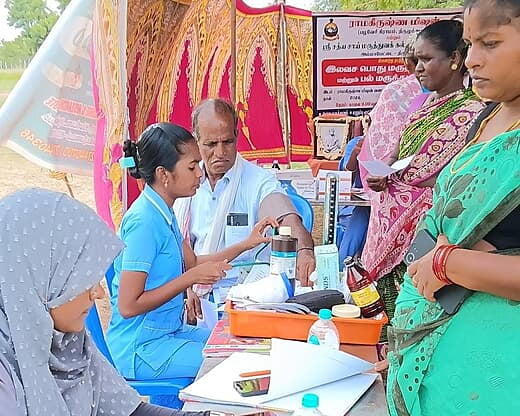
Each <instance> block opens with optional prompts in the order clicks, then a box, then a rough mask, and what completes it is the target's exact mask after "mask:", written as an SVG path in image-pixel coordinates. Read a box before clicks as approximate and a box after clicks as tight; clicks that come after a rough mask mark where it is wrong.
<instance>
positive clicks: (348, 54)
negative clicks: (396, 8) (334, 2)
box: [313, 9, 460, 115]
mask: <svg viewBox="0 0 520 416" xmlns="http://www.w3.org/2000/svg"><path fill="white" fill-rule="evenodd" d="M459 12H460V10H454V9H444V10H440V9H439V10H421V11H404V12H395V13H394V12H369V13H368V12H364V13H362V12H348V13H347V12H343V13H334V14H332V13H327V14H325V13H319V14H315V15H313V34H314V76H313V83H314V88H313V92H314V97H313V98H314V113H315V115H318V114H322V113H324V112H338V111H345V110H367V109H370V108H372V107H373V106H374V105H375V103H376V102H377V99H378V97H379V93H380V92H381V90H382V89H383V86H384V85H386V84H388V83H390V82H392V81H395V80H397V79H400V78H403V77H405V76H407V75H408V72H407V71H406V68H405V66H404V64H403V61H402V59H401V56H402V54H403V50H404V45H405V43H406V41H407V40H408V38H409V37H410V36H412V35H413V34H415V33H417V32H419V31H421V30H422V29H423V28H424V27H425V26H427V25H429V24H431V23H433V22H436V21H438V20H442V19H450V18H453V17H454V16H456V15H457V14H459Z"/></svg>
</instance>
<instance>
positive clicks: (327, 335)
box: [307, 309, 339, 350]
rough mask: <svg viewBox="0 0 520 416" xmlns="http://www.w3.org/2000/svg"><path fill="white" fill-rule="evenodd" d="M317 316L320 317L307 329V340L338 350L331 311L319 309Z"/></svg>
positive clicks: (337, 340) (337, 334) (337, 336)
mask: <svg viewBox="0 0 520 416" xmlns="http://www.w3.org/2000/svg"><path fill="white" fill-rule="evenodd" d="M319 317H320V319H318V320H317V321H316V322H314V323H313V324H312V326H311V329H309V336H308V337H307V342H308V343H309V344H315V345H321V346H324V347H326V348H330V349H332V350H339V333H338V329H337V328H336V325H334V322H332V312H331V311H330V309H320V313H319Z"/></svg>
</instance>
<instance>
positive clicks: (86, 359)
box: [0, 189, 140, 416]
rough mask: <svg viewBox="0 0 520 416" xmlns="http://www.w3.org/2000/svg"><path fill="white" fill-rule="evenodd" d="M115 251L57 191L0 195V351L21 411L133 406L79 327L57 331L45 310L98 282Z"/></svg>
mask: <svg viewBox="0 0 520 416" xmlns="http://www.w3.org/2000/svg"><path fill="white" fill-rule="evenodd" d="M121 249H122V243H121V241H120V240H119V239H118V238H117V237H116V235H115V234H114V233H113V232H112V231H111V230H110V229H109V228H108V227H107V226H106V225H105V224H104V223H103V222H102V221H101V219H100V218H99V217H98V216H97V215H96V214H95V213H94V212H93V211H92V210H91V209H90V208H88V207H87V206H85V205H83V204H81V203H79V202H77V201H74V200H73V199H71V198H69V197H67V196H66V195H64V194H60V193H56V192H51V191H46V190H42V189H28V190H24V191H20V192H16V193H14V194H11V195H9V196H7V197H5V198H3V199H2V200H0V352H1V353H2V354H3V358H5V360H6V361H7V362H8V363H9V367H10V370H11V372H12V376H13V381H14V384H15V390H16V396H17V402H18V407H19V408H20V411H21V414H25V415H28V416H36V415H46V416H64V415H72V416H86V415H98V414H100V415H101V414H106V415H114V416H116V415H120V416H128V415H130V414H131V413H132V412H133V410H135V408H136V407H137V406H138V405H139V403H140V400H139V397H138V395H137V393H136V392H135V391H133V390H132V389H131V388H130V387H129V386H128V385H127V384H126V383H125V381H124V380H123V379H122V378H121V376H119V375H118V374H117V373H116V371H115V369H114V368H113V367H112V366H111V365H110V364H109V363H108V362H107V361H106V360H105V359H104V357H103V356H102V355H101V353H100V352H99V351H98V350H97V348H96V347H95V346H94V344H93V343H92V341H91V339H90V336H89V335H88V334H87V333H86V331H85V330H83V331H81V332H79V333H61V332H58V331H57V330H55V329H54V323H53V320H52V318H51V315H50V309H52V308H55V307H57V306H60V305H63V304H64V303H66V302H68V301H69V300H71V299H73V298H75V297H76V296H78V295H79V294H81V293H83V292H85V291H86V290H88V289H89V288H91V287H93V286H95V285H96V284H98V283H99V281H100V280H101V278H102V276H103V275H104V273H105V271H106V269H107V268H108V266H109V265H110V264H111V263H112V261H113V260H114V258H115V257H116V256H117V254H118V253H119V252H120V251H121ZM0 406H1V403H0Z"/></svg>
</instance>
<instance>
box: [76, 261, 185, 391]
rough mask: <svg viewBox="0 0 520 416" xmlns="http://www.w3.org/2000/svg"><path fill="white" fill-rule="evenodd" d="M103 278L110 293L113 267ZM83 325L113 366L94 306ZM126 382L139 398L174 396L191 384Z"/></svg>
mask: <svg viewBox="0 0 520 416" xmlns="http://www.w3.org/2000/svg"><path fill="white" fill-rule="evenodd" d="M105 277H106V279H107V285H108V290H109V292H111V291H112V279H113V278H114V268H113V265H112V266H110V268H109V269H108V270H107V272H106V275H105ZM85 323H86V326H87V329H88V330H89V332H90V335H91V336H92V339H93V340H94V343H95V344H96V346H97V348H98V349H99V351H101V353H102V354H103V355H104V356H105V358H106V359H107V361H108V362H109V363H110V364H112V365H114V360H113V359H112V356H111V355H110V351H109V349H108V346H107V343H106V341H105V335H104V333H103V328H102V327H101V321H100V319H99V314H98V311H97V308H96V305H94V306H92V309H90V312H89V314H88V315H87V319H86V321H85ZM126 382H127V383H128V384H129V385H130V386H132V387H133V388H134V389H135V390H136V391H137V392H138V393H139V394H140V395H141V396H161V395H171V396H174V395H178V394H179V390H181V389H183V388H184V387H186V386H188V385H189V384H191V383H192V382H193V379H192V378H191V377H182V378H181V377H179V378H172V379H150V380H129V379H126Z"/></svg>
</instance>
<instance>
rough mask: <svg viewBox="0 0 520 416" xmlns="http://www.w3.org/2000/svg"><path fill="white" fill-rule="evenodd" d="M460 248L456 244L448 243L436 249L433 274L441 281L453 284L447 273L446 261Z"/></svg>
mask: <svg viewBox="0 0 520 416" xmlns="http://www.w3.org/2000/svg"><path fill="white" fill-rule="evenodd" d="M458 248H460V247H459V246H458V245H456V244H447V245H443V246H440V247H439V248H437V250H435V253H434V255H433V262H432V271H433V274H434V275H435V277H436V278H437V279H439V281H441V282H442V283H444V284H447V285H452V284H453V282H452V281H451V280H450V279H449V277H448V275H447V273H446V263H447V261H448V257H449V255H450V254H451V252H452V251H453V250H456V249H458Z"/></svg>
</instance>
